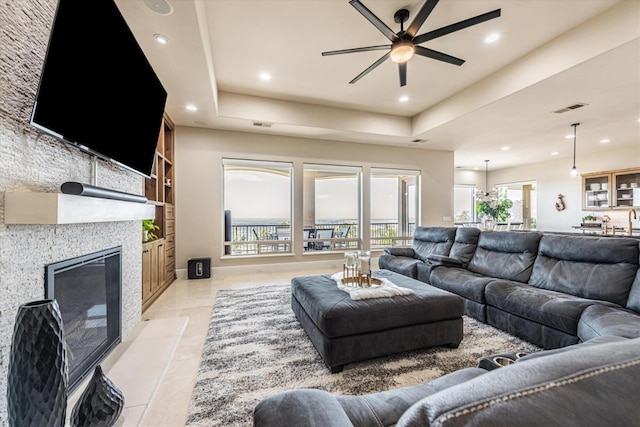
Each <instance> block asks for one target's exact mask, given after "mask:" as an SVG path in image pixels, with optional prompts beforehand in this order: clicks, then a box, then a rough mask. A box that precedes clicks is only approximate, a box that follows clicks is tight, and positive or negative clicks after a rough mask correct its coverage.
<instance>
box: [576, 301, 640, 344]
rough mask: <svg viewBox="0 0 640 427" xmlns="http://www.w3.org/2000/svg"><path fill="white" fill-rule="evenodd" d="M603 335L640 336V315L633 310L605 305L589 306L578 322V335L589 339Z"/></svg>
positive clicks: (582, 338)
mask: <svg viewBox="0 0 640 427" xmlns="http://www.w3.org/2000/svg"><path fill="white" fill-rule="evenodd" d="M603 335H616V336H619V337H625V338H637V337H640V315H639V314H638V313H635V312H633V311H631V310H626V309H623V308H617V307H608V306H604V305H592V306H590V307H587V308H586V309H585V310H584V311H583V312H582V315H581V316H580V321H579V322H578V337H580V339H581V340H582V341H587V340H591V339H593V338H597V337H601V336H603Z"/></svg>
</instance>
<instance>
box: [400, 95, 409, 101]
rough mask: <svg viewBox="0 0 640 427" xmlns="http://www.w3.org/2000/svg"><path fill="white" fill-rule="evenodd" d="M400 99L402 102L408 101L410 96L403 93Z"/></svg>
mask: <svg viewBox="0 0 640 427" xmlns="http://www.w3.org/2000/svg"><path fill="white" fill-rule="evenodd" d="M398 101H400V102H407V101H409V97H408V96H407V95H402V96H401V97H400V98H399V99H398Z"/></svg>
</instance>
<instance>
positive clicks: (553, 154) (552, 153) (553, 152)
mask: <svg viewBox="0 0 640 427" xmlns="http://www.w3.org/2000/svg"><path fill="white" fill-rule="evenodd" d="M558 154H560V153H558V152H557V151H552V152H551V155H552V156H557V155H558Z"/></svg>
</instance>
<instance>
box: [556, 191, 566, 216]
mask: <svg viewBox="0 0 640 427" xmlns="http://www.w3.org/2000/svg"><path fill="white" fill-rule="evenodd" d="M563 197H564V196H563V195H562V194H558V201H557V202H556V210H557V211H558V212H559V211H563V210H564V200H562V198H563Z"/></svg>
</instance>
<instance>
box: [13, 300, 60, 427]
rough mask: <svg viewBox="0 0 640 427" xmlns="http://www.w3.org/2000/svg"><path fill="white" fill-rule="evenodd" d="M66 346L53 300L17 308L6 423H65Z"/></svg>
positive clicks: (47, 426)
mask: <svg viewBox="0 0 640 427" xmlns="http://www.w3.org/2000/svg"><path fill="white" fill-rule="evenodd" d="M68 373H69V365H68V359H67V347H66V343H65V338H64V331H63V329H62V316H61V314H60V308H59V306H58V302H57V301H56V300H54V299H45V300H38V301H32V302H29V303H26V304H22V305H21V306H20V308H19V309H18V314H17V316H16V321H15V325H14V328H13V338H12V341H11V352H10V354H9V374H8V378H7V412H8V416H9V417H8V418H9V425H10V426H12V427H18V426H20V427H22V426H42V427H53V426H61V427H62V426H64V424H65V418H66V411H67V396H68V381H69V379H68Z"/></svg>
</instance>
